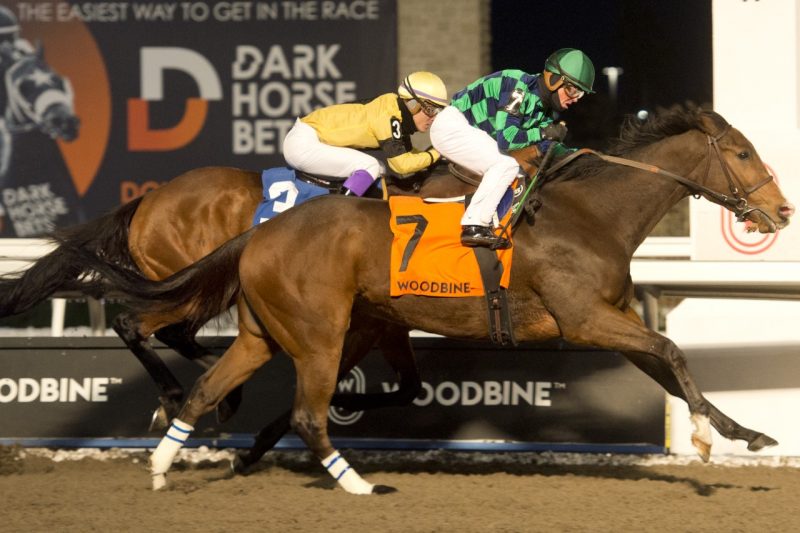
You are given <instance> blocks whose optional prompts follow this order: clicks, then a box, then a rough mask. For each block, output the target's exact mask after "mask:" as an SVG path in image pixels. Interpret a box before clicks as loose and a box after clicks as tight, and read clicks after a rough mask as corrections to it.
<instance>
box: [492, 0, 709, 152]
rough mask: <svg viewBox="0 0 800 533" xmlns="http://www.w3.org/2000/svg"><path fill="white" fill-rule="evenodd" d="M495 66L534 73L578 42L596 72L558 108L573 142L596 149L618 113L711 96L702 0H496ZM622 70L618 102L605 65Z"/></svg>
mask: <svg viewBox="0 0 800 533" xmlns="http://www.w3.org/2000/svg"><path fill="white" fill-rule="evenodd" d="M491 32H492V43H491V63H492V69H493V70H500V69H504V68H519V69H522V70H525V71H527V72H531V73H534V72H540V71H541V70H542V67H543V64H544V60H545V59H546V58H547V56H548V55H549V54H550V53H551V52H553V51H555V50H556V49H558V48H564V47H571V48H579V49H581V50H583V51H584V52H586V54H587V55H589V57H590V58H591V59H592V61H593V63H594V65H595V68H596V70H597V78H596V81H595V90H596V91H597V94H595V95H592V96H591V97H587V98H586V99H585V100H584V101H582V102H580V105H577V106H575V107H574V108H573V109H572V110H569V111H568V112H567V113H565V114H564V117H563V118H564V119H565V120H566V121H567V124H568V126H569V129H570V139H571V141H572V144H573V145H583V146H587V145H588V146H594V147H597V148H602V146H603V143H604V141H605V138H607V137H609V136H613V135H614V133H615V132H616V131H617V129H618V127H619V124H620V121H621V119H622V115H624V114H627V113H635V112H637V111H639V110H640V109H645V110H653V109H655V108H656V107H657V106H670V105H672V104H675V103H682V102H685V101H687V100H691V101H693V102H695V103H698V104H707V103H710V102H711V99H712V49H711V2H710V1H708V0H670V1H669V2H663V1H657V0H644V1H636V0H593V1H591V2H587V1H580V2H564V1H559V0H535V1H530V0H527V1H526V0H502V1H500V0H495V1H493V2H492V3H491ZM608 66H616V67H621V68H622V69H623V71H624V72H623V74H622V75H621V76H620V78H619V85H618V94H617V98H616V105H615V102H614V99H613V98H612V95H610V94H609V86H608V78H607V77H606V76H604V75H603V74H602V69H603V67H608Z"/></svg>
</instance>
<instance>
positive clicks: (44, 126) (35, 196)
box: [0, 6, 83, 237]
mask: <svg viewBox="0 0 800 533" xmlns="http://www.w3.org/2000/svg"><path fill="white" fill-rule="evenodd" d="M79 126H80V121H79V120H78V118H77V116H76V115H75V111H74V101H73V91H72V85H71V84H70V82H69V80H68V79H67V78H64V77H62V76H60V75H59V74H58V73H56V72H55V71H54V70H53V69H52V68H51V66H50V65H49V64H48V63H47V62H46V60H45V54H44V49H43V47H42V46H41V44H40V43H37V45H36V46H35V47H34V46H33V45H31V43H30V42H29V41H28V40H26V39H24V38H21V37H20V26H19V23H18V21H17V18H16V16H15V15H14V13H13V12H12V11H11V10H10V9H8V8H6V7H3V6H0V235H2V236H17V237H33V236H37V235H41V234H43V233H46V232H48V231H51V230H52V229H54V228H55V227H56V226H57V225H66V224H71V223H75V222H79V221H81V220H82V218H83V217H82V215H81V208H80V206H79V203H78V195H77V193H76V191H75V189H74V187H73V186H72V182H71V179H70V175H69V172H68V170H67V168H66V167H65V165H64V162H63V159H62V158H61V155H60V154H59V152H58V150H57V147H56V144H55V140H56V139H61V140H63V141H65V142H71V141H73V140H74V139H75V138H76V137H77V136H78V132H79Z"/></svg>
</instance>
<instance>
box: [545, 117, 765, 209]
mask: <svg viewBox="0 0 800 533" xmlns="http://www.w3.org/2000/svg"><path fill="white" fill-rule="evenodd" d="M730 129H731V125H730V124H726V125H725V127H724V128H722V131H720V132H719V133H717V134H716V135H710V134H708V133H706V139H707V141H708V151H707V154H706V169H705V172H704V177H703V181H706V179H707V178H708V175H709V173H710V171H711V160H712V150H713V153H714V154H716V156H717V160H718V161H719V164H720V167H721V168H722V173H723V174H724V176H725V179H726V180H727V182H728V189H729V190H730V193H731V196H728V195H726V194H722V193H720V192H717V191H714V190H712V189H709V188H708V187H706V186H705V185H700V184H699V183H697V182H694V181H692V180H690V179H688V178H685V177H683V176H680V175H678V174H675V173H673V172H670V171H668V170H664V169H662V168H660V167H657V166H655V165H648V164H646V163H640V162H638V161H633V160H630V159H625V158H622V157H616V156H612V155H606V154H603V153H601V152H597V151H595V150H591V149H589V148H582V149H580V150H578V151H576V152H574V153H572V154H570V155H569V156H567V157H565V158H564V159H562V160H561V161H559V162H558V163H557V164H555V165H553V166H552V167H550V168H549V169H548V170H547V171H546V174H550V173H552V172H555V171H556V170H558V169H559V168H561V167H563V166H565V165H566V164H568V163H569V162H571V161H572V160H573V159H575V158H576V157H580V156H581V155H584V154H591V155H594V156H596V157H599V158H600V159H602V160H603V161H608V162H609V163H614V164H617V165H624V166H627V167H633V168H638V169H640V170H646V171H647V172H652V173H654V174H660V175H662V176H667V177H668V178H672V179H673V180H675V181H677V182H678V183H680V184H681V185H683V186H684V187H686V188H687V189H689V191H690V192H691V193H692V195H694V196H695V197H696V198H698V197H700V196H701V195H702V196H705V197H706V198H708V199H709V200H711V201H712V202H714V203H716V204H719V205H721V206H723V207H725V208H727V209H729V210H731V211H732V212H733V214H735V215H736V220H738V221H739V222H742V221H743V220H744V219H745V218H746V217H747V215H748V214H750V213H751V212H753V211H760V212H761V213H762V214H763V215H764V216H766V217H767V218H770V217H769V215H767V214H766V213H765V212H764V211H763V210H762V209H760V208H758V207H752V206H750V205H749V204H748V203H747V197H748V196H750V195H751V194H752V193H754V192H756V191H757V190H758V189H760V188H761V187H763V186H764V185H766V184H768V183H769V182H771V181H772V179H773V177H772V175H767V177H766V178H764V179H763V180H761V181H760V182H758V183H757V184H755V185H753V186H752V187H750V188H747V187H743V186H742V184H741V182H740V181H739V180H738V179H736V177H735V176H733V174H732V172H731V170H730V168H729V167H728V164H727V163H726V162H725V159H724V158H723V157H722V151H721V150H720V148H719V143H718V141H719V140H720V139H721V138H722V137H724V136H725V134H727V133H728V132H729V131H730Z"/></svg>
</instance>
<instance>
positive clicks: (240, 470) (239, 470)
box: [231, 453, 252, 476]
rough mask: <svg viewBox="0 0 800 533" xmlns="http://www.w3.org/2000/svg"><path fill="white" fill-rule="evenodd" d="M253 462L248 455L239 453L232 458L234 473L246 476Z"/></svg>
mask: <svg viewBox="0 0 800 533" xmlns="http://www.w3.org/2000/svg"><path fill="white" fill-rule="evenodd" d="M251 464H252V463H250V462H249V461H248V460H247V458H246V456H242V455H239V454H238V453H237V454H236V456H235V457H234V458H233V459H231V471H232V472H233V473H234V474H239V475H240V476H246V475H247V474H248V473H249V472H248V470H249V469H250V465H251Z"/></svg>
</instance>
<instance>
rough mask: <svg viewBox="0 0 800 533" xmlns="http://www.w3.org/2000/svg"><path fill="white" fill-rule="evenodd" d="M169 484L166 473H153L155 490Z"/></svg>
mask: <svg viewBox="0 0 800 533" xmlns="http://www.w3.org/2000/svg"><path fill="white" fill-rule="evenodd" d="M166 485H167V476H166V474H153V490H161V489H163V488H164V487H165V486H166Z"/></svg>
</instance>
